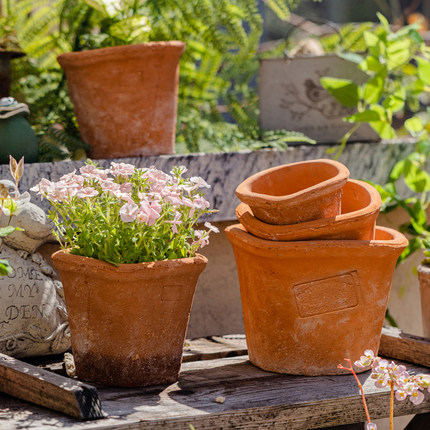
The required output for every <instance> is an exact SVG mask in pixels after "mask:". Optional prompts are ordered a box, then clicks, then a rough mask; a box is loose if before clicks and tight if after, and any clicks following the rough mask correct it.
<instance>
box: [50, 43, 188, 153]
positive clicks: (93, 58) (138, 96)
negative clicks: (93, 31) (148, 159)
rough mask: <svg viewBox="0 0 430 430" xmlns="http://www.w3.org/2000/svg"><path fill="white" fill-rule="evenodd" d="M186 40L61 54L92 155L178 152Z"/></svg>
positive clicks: (84, 137)
mask: <svg viewBox="0 0 430 430" xmlns="http://www.w3.org/2000/svg"><path fill="white" fill-rule="evenodd" d="M184 49H185V43H183V42H177V41H172V42H150V43H145V44H139V45H127V46H116V47H112V48H102V49H95V50H91V51H83V52H70V53H66V54H61V55H60V56H58V62H59V63H60V65H61V67H62V68H63V69H64V71H65V74H66V78H67V85H68V87H69V91H70V97H71V99H72V102H73V106H74V109H75V113H76V118H77V121H78V124H79V130H80V132H81V136H82V139H83V140H84V141H85V142H86V143H88V144H90V145H91V147H92V150H91V153H90V154H91V157H92V158H117V157H135V156H148V155H158V154H172V153H174V152H175V132H176V113H177V99H178V81H179V59H180V57H181V55H182V53H183V52H184Z"/></svg>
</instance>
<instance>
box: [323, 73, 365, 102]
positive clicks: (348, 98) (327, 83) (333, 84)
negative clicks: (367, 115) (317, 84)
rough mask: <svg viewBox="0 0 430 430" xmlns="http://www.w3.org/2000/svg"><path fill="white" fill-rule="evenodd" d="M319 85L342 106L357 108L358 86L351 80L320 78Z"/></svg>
mask: <svg viewBox="0 0 430 430" xmlns="http://www.w3.org/2000/svg"><path fill="white" fill-rule="evenodd" d="M321 85H322V86H323V87H324V88H325V89H326V90H327V91H328V92H329V93H330V94H331V95H332V96H333V97H334V98H335V99H336V100H338V101H339V102H340V103H342V104H343V105H344V106H347V107H355V106H357V104H358V85H357V84H355V83H354V82H352V81H351V80H349V79H341V78H330V77H323V78H321Z"/></svg>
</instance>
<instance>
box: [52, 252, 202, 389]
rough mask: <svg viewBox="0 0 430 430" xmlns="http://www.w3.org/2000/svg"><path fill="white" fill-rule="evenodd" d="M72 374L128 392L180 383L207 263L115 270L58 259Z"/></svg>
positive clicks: (85, 261)
mask: <svg viewBox="0 0 430 430" xmlns="http://www.w3.org/2000/svg"><path fill="white" fill-rule="evenodd" d="M52 258H53V261H54V264H55V266H56V267H57V269H58V270H59V273H60V276H61V280H62V282H63V287H64V294H65V300H66V307H67V310H68V313H69V324H70V331H71V341H72V350H73V356H74V358H75V364H76V373H77V376H78V377H79V378H80V379H83V380H85V381H91V382H96V383H100V384H103V385H110V386H121V387H134V386H145V385H155V384H167V383H172V382H175V381H177V380H178V378H179V369H180V365H181V361H182V350H183V345H184V340H185V333H186V329H187V324H188V319H189V315H190V309H191V304H192V300H193V295H194V290H195V286H196V283H197V279H198V277H199V275H200V273H201V272H202V270H203V269H204V268H205V266H206V263H207V259H206V258H205V257H203V256H201V255H197V256H196V257H193V258H184V259H179V260H166V261H157V262H152V263H141V264H120V265H119V266H118V267H116V266H114V265H112V264H109V263H106V262H103V261H99V260H94V259H92V258H87V257H81V256H77V255H71V254H68V253H65V252H64V251H58V252H56V253H54V254H53V256H52Z"/></svg>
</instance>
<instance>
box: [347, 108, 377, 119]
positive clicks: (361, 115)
mask: <svg viewBox="0 0 430 430" xmlns="http://www.w3.org/2000/svg"><path fill="white" fill-rule="evenodd" d="M344 120H345V121H348V122H370V121H380V120H381V117H380V115H379V113H378V112H376V111H374V110H365V111H363V112H358V113H356V114H354V115H350V116H347V117H346V118H344Z"/></svg>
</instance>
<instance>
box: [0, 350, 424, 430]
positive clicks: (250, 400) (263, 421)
mask: <svg viewBox="0 0 430 430" xmlns="http://www.w3.org/2000/svg"><path fill="white" fill-rule="evenodd" d="M408 369H409V370H410V371H412V372H416V373H426V374H429V373H430V370H429V369H426V368H422V367H419V366H415V365H409V366H408ZM358 377H359V379H360V381H361V383H362V384H363V386H364V390H365V394H366V398H367V401H368V406H369V412H370V416H371V418H372V419H374V420H375V419H378V418H386V417H388V415H389V397H390V393H389V390H388V389H387V388H384V389H378V388H376V387H375V384H374V380H372V379H371V378H370V372H364V373H361V374H359V375H358ZM98 391H99V396H100V399H101V401H102V404H103V410H104V411H105V412H106V413H107V415H108V417H107V418H105V419H104V420H99V421H92V422H90V423H79V424H78V423H76V422H75V421H73V420H72V419H70V418H68V417H64V416H59V414H55V413H53V412H50V411H45V412H42V413H41V412H40V410H37V409H35V407H33V406H32V405H29V406H28V407H26V408H25V412H26V414H27V419H30V420H31V428H32V429H33V430H36V429H37V430H50V429H54V428H58V427H62V428H63V429H78V428H79V429H83V430H84V429H91V430H108V429H109V430H110V429H145V430H146V429H172V430H173V429H174V430H177V429H179V430H181V429H182V430H189V428H190V427H189V424H192V425H193V426H194V427H195V429H196V430H214V429H221V428H222V429H243V430H245V429H246V430H248V429H250V430H251V429H255V430H257V429H275V430H278V429H279V430H281V429H282V430H284V429H286V428H288V429H289V430H298V429H300V430H303V429H318V428H325V427H330V426H340V425H347V424H355V423H359V422H364V421H365V420H366V418H365V414H364V411H363V405H362V402H361V396H360V392H359V389H358V387H357V384H356V382H355V380H354V378H353V377H352V375H349V374H347V375H341V376H321V377H305V376H292V375H280V374H275V373H271V372H265V371H263V370H261V369H258V368H257V367H255V366H253V365H252V364H251V363H250V362H249V361H248V357H247V356H240V357H228V358H222V359H216V360H200V361H194V362H188V363H184V364H183V366H182V371H181V377H180V379H179V381H178V382H177V383H175V384H171V385H169V386H159V387H147V388H141V389H137V388H135V389H116V388H104V387H100V388H99V390H98ZM220 397H223V398H224V402H223V403H220V402H217V399H218V401H219V400H220V399H219V398H220ZM1 404H2V402H1V399H0V405H1ZM22 410H23V405H22V403H20V402H18V401H16V404H11V403H10V402H9V403H8V404H7V407H5V408H2V407H0V418H4V419H9V420H10V422H11V423H19V424H22V422H21V423H20V422H19V417H20V415H19V414H20V413H22ZM427 412H430V394H429V393H427V392H426V393H425V400H424V402H423V403H422V404H420V405H418V406H414V405H413V404H412V403H411V402H409V401H404V402H397V401H396V402H395V415H396V416H399V415H409V414H416V413H418V414H419V413H427ZM17 427H18V426H17Z"/></svg>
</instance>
